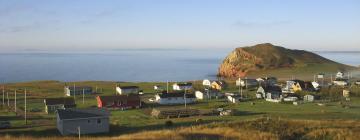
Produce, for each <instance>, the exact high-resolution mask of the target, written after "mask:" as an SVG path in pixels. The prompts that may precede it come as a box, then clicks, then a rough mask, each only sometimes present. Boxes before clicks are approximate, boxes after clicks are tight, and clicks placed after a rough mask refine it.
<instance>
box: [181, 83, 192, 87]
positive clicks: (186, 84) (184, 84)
mask: <svg viewBox="0 0 360 140" xmlns="http://www.w3.org/2000/svg"><path fill="white" fill-rule="evenodd" d="M177 85H178V86H192V83H177Z"/></svg>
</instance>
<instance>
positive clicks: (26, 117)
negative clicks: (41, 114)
mask: <svg viewBox="0 0 360 140" xmlns="http://www.w3.org/2000/svg"><path fill="white" fill-rule="evenodd" d="M24 118H25V125H27V116H26V89H25V108H24Z"/></svg>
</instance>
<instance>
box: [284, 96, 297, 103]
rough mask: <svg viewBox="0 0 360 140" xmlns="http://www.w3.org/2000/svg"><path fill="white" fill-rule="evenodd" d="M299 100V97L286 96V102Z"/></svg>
mask: <svg viewBox="0 0 360 140" xmlns="http://www.w3.org/2000/svg"><path fill="white" fill-rule="evenodd" d="M297 100H298V97H286V98H284V101H285V102H294V101H297Z"/></svg>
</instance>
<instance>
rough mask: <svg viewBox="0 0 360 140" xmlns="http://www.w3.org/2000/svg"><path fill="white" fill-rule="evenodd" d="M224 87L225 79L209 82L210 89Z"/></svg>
mask: <svg viewBox="0 0 360 140" xmlns="http://www.w3.org/2000/svg"><path fill="white" fill-rule="evenodd" d="M225 87H226V83H225V81H213V82H212V83H211V89H215V90H222V89H224V88H225Z"/></svg>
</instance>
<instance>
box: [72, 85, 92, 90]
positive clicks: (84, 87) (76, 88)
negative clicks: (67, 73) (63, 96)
mask: <svg viewBox="0 0 360 140" xmlns="http://www.w3.org/2000/svg"><path fill="white" fill-rule="evenodd" d="M66 88H69V89H70V90H74V86H66ZM83 89H86V90H87V89H92V87H90V86H75V90H83Z"/></svg>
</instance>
